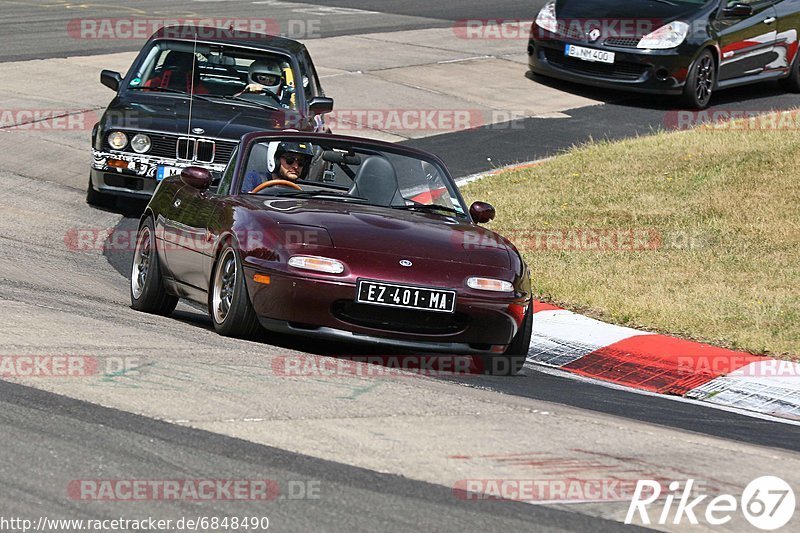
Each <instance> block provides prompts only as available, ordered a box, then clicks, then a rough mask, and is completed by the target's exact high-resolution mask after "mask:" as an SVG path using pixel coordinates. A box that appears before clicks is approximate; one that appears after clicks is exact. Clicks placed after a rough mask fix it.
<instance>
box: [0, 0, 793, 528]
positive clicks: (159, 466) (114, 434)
mask: <svg viewBox="0 0 800 533" xmlns="http://www.w3.org/2000/svg"><path fill="white" fill-rule="evenodd" d="M540 3H541V2H535V4H540ZM221 4H224V7H221ZM230 4H232V2H226V3H220V2H187V1H183V2H171V3H169V4H168V7H165V5H164V4H163V3H162V2H126V3H125V7H126V9H129V10H131V12H132V13H133V12H134V11H133V10H142V11H145V12H150V13H152V14H153V15H154V16H155V15H159V14H160V15H163V16H174V15H179V14H182V15H185V16H212V15H221V14H225V12H227V11H228V10H229V9H230ZM287 4H297V3H293V2H280V3H276V2H273V3H272V6H271V7H272V9H274V10H275V13H276V15H272V14H270V15H265V14H264V9H265V8H264V5H263V4H255V3H252V2H237V3H236V13H237V15H236V16H276V17H277V18H280V17H281V16H283V17H291V16H294V15H292V14H291V13H292V12H290V11H286V12H285V13H284V15H281V13H282V12H283V11H281V10H288V9H289V7H287ZM521 4H522V3H521V2H497V3H493V4H492V5H488V4H487V3H485V2H478V1H469V2H464V3H460V4H459V6H458V10H457V12H456V13H453V9H452V8H451V7H450V6H448V5H445V4H440V5H432V3H430V2H416V1H414V2H381V1H372V2H315V5H318V6H319V5H322V6H326V7H344V8H349V9H360V10H367V11H373V12H380V13H383V14H385V16H381V17H379V16H375V15H369V16H367V15H361V14H358V13H355V12H353V13H346V12H339V13H337V14H333V15H330V14H329V15H328V16H330V17H332V18H331V20H332V21H331V22H330V26H331V27H330V28H327V27H325V25H323V31H322V36H331V35H344V34H358V33H363V32H367V31H370V32H374V31H388V30H392V31H395V30H401V29H416V28H427V27H443V26H448V25H451V24H452V23H453V21H455V20H458V19H463V18H522V17H525V18H530V17H531V16H532V15H531V13H530V11H531V10H533V11H535V8H534V7H532V6H531V5H530V4H526V5H524V6H521ZM84 5H85V6H86V7H85V8H82V11H81V14H80V16H84V17H91V16H98V17H99V16H109V15H108V13H109V12H108V8H107V7H105V6H99V5H98V6H96V7H95V6H92V5H91V4H84ZM297 5H300V4H297ZM302 5H309V4H302ZM70 6H73V4H72V3H70V2H59V1H49V2H30V3H29V2H7V1H3V0H0V10H2V16H1V17H0V49H2V50H4V53H3V55H2V57H0V61H14V60H22V59H33V58H46V57H62V56H72V55H88V54H95V53H101V52H103V53H106V52H109V51H125V50H135V49H137V48H138V46H139V42H138V41H136V42H114V43H106V44H107V46H104V47H102V48H98V47H95V46H96V43H86V42H81V41H76V40H75V39H72V38H70V37H69V36H68V35H66V34H63V35H60V34H59V31H62V30H63V28H64V27H65V21H68V20H70V19H72V18H74V17H75V11H74V10H73V9H72V8H71V7H70ZM164 10H166V11H167V12H164ZM220 11H223V13H220ZM522 11H524V12H522ZM44 12H46V13H47V16H42V13H44ZM187 13H189V15H187ZM336 17H338V18H336ZM333 18H336V20H335V21H333ZM62 33H63V31H62ZM0 68H2V67H0ZM531 83H534V82H531ZM564 88H565V89H566V90H570V91H575V92H577V93H580V92H582V91H586V89H582V88H578V87H569V86H565V87H564ZM588 92H589V93H590V94H592V95H593V97H595V98H597V97H598V94H600V96H601V98H600V99H602V100H606V101H607V103H606V104H605V105H603V106H597V107H591V108H583V109H577V110H572V111H570V113H569V115H570V117H571V118H570V119H569V120H563V121H552V120H548V121H547V122H546V127H547V132H548V133H547V135H542V133H541V132H542V131H543V127H544V126H545V123H544V120H545V119H527V120H525V121H523V122H522V123H517V124H515V125H507V127H502V126H494V127H486V128H482V129H480V130H473V131H469V132H461V133H451V134H447V135H440V136H434V137H428V138H424V139H416V140H412V141H407V142H408V143H409V144H412V145H414V146H418V147H421V148H424V149H428V150H432V151H434V152H436V153H439V154H440V155H442V156H443V157H444V159H445V160H446V162H448V164H449V165H450V166H451V169H452V170H453V171H454V174H456V175H467V174H471V173H474V172H479V171H483V170H486V169H487V168H492V167H494V166H501V165H504V164H509V163H513V162H517V161H526V160H529V159H533V158H537V157H543V156H547V155H552V154H553V153H557V152H559V151H560V150H563V149H565V148H567V147H569V146H570V145H571V144H573V143H576V142H580V141H582V140H584V139H585V138H588V137H590V136H591V137H593V138H621V137H627V136H631V135H637V134H647V133H649V132H650V131H651V130H652V129H655V128H658V127H659V126H661V125H663V123H664V115H665V113H666V112H669V111H670V109H671V107H670V106H669V104H667V105H666V106H663V107H654V106H653V105H652V103H650V102H648V101H647V100H643V99H639V98H636V97H631V96H628V95H620V94H618V93H614V92H604V91H601V92H598V91H588ZM793 105H796V97H793V96H789V95H785V94H783V93H781V92H780V91H778V90H777V89H776V88H773V87H771V86H769V85H767V86H760V87H758V88H744V89H738V90H734V91H728V92H727V93H723V94H722V95H720V96H718V97H717V99H716V100H715V106H717V107H718V108H726V107H737V108H740V109H741V108H742V107H745V108H746V109H748V110H760V109H764V110H767V109H775V108H778V109H779V108H786V107H791V106H793ZM512 126H513V127H512ZM134 224H135V218H125V219H123V220H122V222H121V223H120V225H119V226H118V228H119V229H126V228H131V227H133V225H134ZM22 240H25V239H22ZM15 241H16V239H15ZM3 246H4V248H6V247H7V246H9V245H8V243H7V244H4V245H3ZM12 248H14V249H16V244H14V245H13V246H12ZM106 259H107V261H108V263H109V264H110V265H111V266H112V267H113V269H114V270H115V271H116V272H118V273H119V275H118V276H117V277H116V278H115V280H114V279H111V278H110V281H109V283H111V284H116V287H117V288H118V289H124V288H125V285H126V277H127V274H128V268H129V265H130V256H129V255H125V254H115V255H109V256H108V257H107V258H106ZM5 276H6V273H4V275H3V277H5ZM5 283H6V281H5V280H4V284H3V287H4V289H3V291H2V293H0V296H2V299H3V300H4V301H14V298H15V297H16V294H17V293H16V292H15V291H17V290H18V289H19V287H22V286H23V285H24V284H22V283H21V282H20V283H17V282H13V283H12V282H11V281H9V282H8V284H5ZM42 305H43V306H44V307H47V305H54V304H53V303H52V302H50V303H48V302H44V303H42ZM176 322H179V323H180V324H178V326H179V327H181V326H185V325H188V326H189V328H188V329H189V331H190V333H189V335H192V333H191V330H196V331H197V332H198V333H202V332H206V331H207V330H208V329H209V328H210V324H209V322H208V319H207V318H206V317H205V316H204V315H203V314H202V313H201V312H200V311H196V310H193V309H191V308H186V307H183V308H181V309H180V310H179V312H178V313H177V320H176ZM184 329H185V328H184ZM182 334H183V335H185V334H186V333H182ZM277 345H278V346H282V345H283V346H289V347H292V348H294V349H301V350H304V351H306V352H310V353H320V354H331V353H352V351H353V349H352V348H351V347H343V346H328V345H326V346H319V345H315V344H313V343H303V342H298V341H297V340H296V339H280V340H279V341H278V343H277ZM524 374H525V375H524V376H520V377H518V378H514V379H500V378H490V377H470V378H463V379H442V380H441V381H442V382H443V383H457V384H459V385H462V386H464V387H465V388H469V389H478V390H488V391H496V392H498V393H501V394H503V395H509V396H516V397H519V398H525V399H530V400H536V401H541V402H543V405H548V404H555V405H559V406H569V407H572V408H577V409H580V410H582V411H586V412H588V413H592V412H594V413H597V414H598V417H599V416H601V415H602V416H608V415H610V416H611V417H616V418H618V420H619V422H618V424H619V425H620V426H621V428H624V427H625V426H626V425H628V423H627V421H640V422H645V423H647V424H650V425H652V426H653V427H654V428H675V429H677V430H680V431H681V432H683V433H684V434H685V438H686V439H687V440H692V439H696V438H698V436H700V435H706V436H711V437H715V438H718V439H722V440H720V441H719V442H724V441H728V442H730V443H731V444H732V445H734V447H735V443H741V444H742V445H745V444H747V445H756V446H764V447H767V448H771V449H774V450H776V453H777V450H785V451H788V452H797V451H800V427H798V426H795V425H786V424H782V423H778V422H774V421H770V420H765V419H758V418H753V417H749V416H745V415H743V414H739V413H732V412H726V411H721V410H718V409H711V408H708V407H703V406H699V405H697V404H693V403H688V402H678V401H673V400H670V399H664V398H660V397H654V396H644V395H640V394H636V393H633V392H630V391H624V390H617V389H611V388H608V387H604V386H600V385H596V384H592V383H584V382H578V381H575V380H572V379H568V378H566V377H560V376H553V375H550V374H543V373H540V372H538V371H536V370H535V369H532V368H526V370H525V373H524ZM0 403H2V407H1V408H0V426H2V431H0V481H1V482H2V484H3V487H4V490H3V491H0V492H2V495H0V516H21V515H29V516H39V515H42V514H47V513H51V515H53V516H55V515H60V516H69V517H71V518H90V517H91V518H109V517H114V516H117V515H120V514H122V515H136V516H137V517H141V516H143V515H150V516H161V517H178V516H193V515H200V516H213V515H217V516H222V515H234V514H237V515H243V514H244V515H253V514H255V511H263V510H264V508H261V507H259V508H258V509H255V508H254V506H253V505H252V504H248V503H243V502H238V503H237V502H233V503H231V502H225V504H224V505H222V504H216V505H215V504H211V505H209V504H204V505H202V507H201V506H200V505H199V504H196V503H187V502H178V503H175V502H148V503H147V504H146V507H144V506H143V505H142V504H141V503H138V504H131V503H127V504H125V503H119V504H113V505H103V506H100V505H97V504H95V505H88V506H87V505H83V504H80V503H76V502H74V501H70V500H65V498H64V489H63V487H64V484H65V483H66V482H68V481H69V480H71V479H76V478H80V477H86V475H87V474H86V472H87V465H91V467H90V471H91V472H92V474H93V476H94V477H97V478H120V477H124V478H139V479H146V478H161V479H170V478H181V477H183V478H188V477H193V478H222V477H225V478H236V477H239V478H253V477H258V476H259V475H261V476H263V477H268V478H271V479H276V480H280V481H288V480H298V479H314V480H321V481H323V482H324V484H323V486H324V490H325V494H328V495H332V496H331V497H323V498H321V499H319V500H298V501H282V500H281V501H276V502H274V503H273V504H271V505H269V507H268V508H267V509H266V512H267V514H268V515H269V517H270V519H271V521H272V523H273V524H274V525H275V528H276V529H278V530H293V531H300V530H309V529H319V528H320V527H321V526H324V527H325V529H330V530H352V531H358V530H364V531H366V530H376V529H385V530H390V531H395V530H396V531H402V530H409V529H422V528H425V529H428V528H430V529H435V530H453V531H456V530H518V529H523V530H526V529H536V530H549V529H552V530H572V531H595V530H596V531H612V530H617V529H621V528H622V526H621V524H619V523H618V522H613V521H608V520H605V519H604V518H602V517H598V516H591V515H589V514H581V513H576V512H573V511H572V510H569V509H567V510H565V509H554V508H551V507H546V506H531V505H526V504H521V503H513V502H486V505H475V504H474V503H469V504H467V503H464V502H461V501H459V500H458V499H457V498H454V497H453V493H452V490H451V489H450V488H448V487H443V486H441V485H435V484H430V483H425V482H421V481H418V480H414V479H410V478H405V477H402V476H397V475H391V474H382V473H379V472H376V471H374V470H371V469H366V468H359V467H355V466H351V465H348V464H342V463H338V462H333V461H329V460H324V459H319V458H315V457H309V456H307V455H303V454H298V453H293V452H290V451H286V450H283V449H278V448H275V447H269V446H264V445H261V444H258V443H254V442H249V441H247V440H243V439H238V438H233V437H230V436H225V435H221V434H217V433H214V432H209V431H204V430H200V429H192V428H187V427H183V426H180V425H176V424H173V423H168V422H161V421H156V420H154V419H153V418H152V417H146V416H139V415H136V414H131V413H129V412H125V411H122V410H117V409H113V408H109V407H102V406H99V405H96V404H94V403H91V402H87V401H81V400H78V399H73V398H68V397H65V396H62V395H59V394H54V393H51V392H47V391H44V390H39V389H35V388H31V387H27V386H23V385H18V384H12V383H6V382H1V381H0ZM620 431H622V429H620ZM21 443H24V445H21ZM776 470H778V472H777V473H780V469H776ZM145 510H146V511H145ZM630 527H631V526H626V527H625V529H630Z"/></svg>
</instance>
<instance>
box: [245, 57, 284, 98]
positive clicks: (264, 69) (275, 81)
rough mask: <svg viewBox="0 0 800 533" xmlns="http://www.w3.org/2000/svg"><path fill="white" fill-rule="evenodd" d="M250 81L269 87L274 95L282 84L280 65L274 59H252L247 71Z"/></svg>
mask: <svg viewBox="0 0 800 533" xmlns="http://www.w3.org/2000/svg"><path fill="white" fill-rule="evenodd" d="M247 78H248V79H249V80H250V83H258V84H259V85H263V86H264V87H266V88H267V89H269V90H270V91H271V92H272V93H273V94H275V95H276V96H280V95H279V94H278V93H279V91H280V90H281V85H283V72H282V71H281V67H280V66H279V65H278V64H277V63H275V62H274V61H264V60H261V59H259V60H258V61H253V63H252V64H251V65H250V70H249V71H248V73H247Z"/></svg>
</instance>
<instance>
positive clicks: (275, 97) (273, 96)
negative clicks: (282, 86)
mask: <svg viewBox="0 0 800 533" xmlns="http://www.w3.org/2000/svg"><path fill="white" fill-rule="evenodd" d="M256 94H266V95H267V96H269V97H270V98H272V99H273V100H275V101H276V102H277V103H278V104H280V103H281V99H280V97H279V96H278V95H277V94H275V93H274V92H272V91H270V90H269V89H267V88H266V87H264V88H263V89H261V90H260V91H258V93H256Z"/></svg>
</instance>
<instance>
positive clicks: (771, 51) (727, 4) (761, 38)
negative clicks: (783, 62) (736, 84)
mask: <svg viewBox="0 0 800 533" xmlns="http://www.w3.org/2000/svg"><path fill="white" fill-rule="evenodd" d="M736 4H744V5H748V6H750V7H751V8H752V14H750V15H749V16H748V15H745V16H742V15H733V14H726V12H725V8H732V7H733V6H734V5H736ZM774 4H775V2H774V1H773V0H723V2H722V6H721V8H720V11H719V13H718V15H717V18H716V20H715V21H714V29H715V30H716V32H717V35H718V40H719V47H720V51H721V56H722V57H721V62H720V68H719V81H721V82H725V81H732V80H736V79H738V78H743V77H746V76H752V75H756V74H760V73H762V72H764V71H765V70H766V69H767V65H769V64H771V63H772V62H773V61H774V60H775V40H776V38H777V35H778V23H777V11H776V10H775V5H774Z"/></svg>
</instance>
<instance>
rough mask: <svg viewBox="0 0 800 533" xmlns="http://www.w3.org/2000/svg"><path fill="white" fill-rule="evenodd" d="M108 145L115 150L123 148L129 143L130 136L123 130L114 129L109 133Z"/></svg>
mask: <svg viewBox="0 0 800 533" xmlns="http://www.w3.org/2000/svg"><path fill="white" fill-rule="evenodd" d="M108 145H109V146H110V147H111V148H113V149H114V150H122V149H123V148H125V147H126V146H127V145H128V136H127V135H125V134H124V133H122V132H121V131H112V132H111V133H109V134H108Z"/></svg>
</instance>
